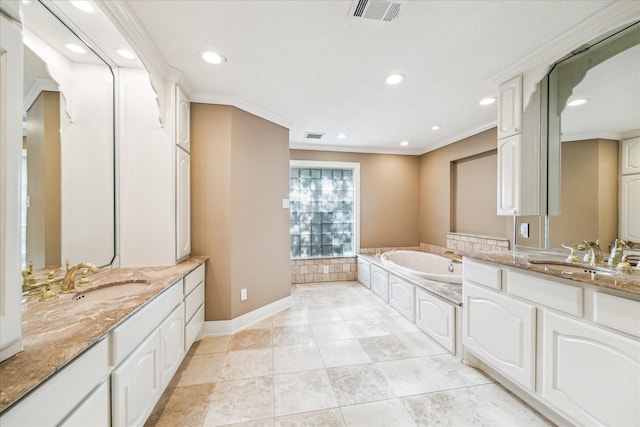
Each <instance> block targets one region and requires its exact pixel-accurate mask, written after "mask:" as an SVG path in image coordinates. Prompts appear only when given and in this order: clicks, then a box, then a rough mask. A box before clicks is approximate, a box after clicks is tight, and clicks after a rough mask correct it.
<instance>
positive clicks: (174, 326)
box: [160, 304, 185, 390]
mask: <svg viewBox="0 0 640 427" xmlns="http://www.w3.org/2000/svg"><path fill="white" fill-rule="evenodd" d="M184 352H185V350H184V309H183V307H182V304H180V305H179V306H178V307H177V308H176V309H175V310H174V311H173V313H171V315H169V317H167V319H166V320H165V321H164V322H163V323H162V325H160V355H161V358H160V361H161V364H160V384H161V386H162V390H164V389H165V388H166V387H167V386H168V385H169V382H171V378H173V375H174V374H175V373H176V371H177V370H178V368H179V367H180V363H181V362H182V359H183V357H184Z"/></svg>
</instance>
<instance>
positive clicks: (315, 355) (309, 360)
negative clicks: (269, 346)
mask: <svg viewBox="0 0 640 427" xmlns="http://www.w3.org/2000/svg"><path fill="white" fill-rule="evenodd" d="M273 368H274V373H275V374H284V373H289V372H300V371H310V370H313V369H321V368H324V363H323V362H322V357H321V356H320V351H319V350H318V346H317V345H316V344H315V343H310V344H299V345H291V346H284V347H274V348H273Z"/></svg>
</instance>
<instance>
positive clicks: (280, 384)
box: [273, 369, 338, 417]
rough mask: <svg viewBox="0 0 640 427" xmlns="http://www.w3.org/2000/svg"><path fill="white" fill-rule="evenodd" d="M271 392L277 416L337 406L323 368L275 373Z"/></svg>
mask: <svg viewBox="0 0 640 427" xmlns="http://www.w3.org/2000/svg"><path fill="white" fill-rule="evenodd" d="M273 394H274V401H275V415H276V416H277V417H278V416H281V415H290V414H296V413H301V412H310V411H318V410H321V409H329V408H335V407H337V406H338V402H337V401H336V398H335V395H334V394H333V389H332V388H331V384H330V382H329V377H328V376H327V372H326V371H325V370H324V369H318V370H315V371H304V372H295V373H291V374H280V375H276V376H274V380H273Z"/></svg>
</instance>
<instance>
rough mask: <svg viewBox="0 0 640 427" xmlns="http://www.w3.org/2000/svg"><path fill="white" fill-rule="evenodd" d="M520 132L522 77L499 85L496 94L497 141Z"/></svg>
mask: <svg viewBox="0 0 640 427" xmlns="http://www.w3.org/2000/svg"><path fill="white" fill-rule="evenodd" d="M521 132H522V75H518V76H516V77H514V78H512V79H511V80H509V81H507V82H505V83H503V84H502V85H500V90H499V92H498V139H502V138H508V137H510V136H513V135H516V134H518V133H521Z"/></svg>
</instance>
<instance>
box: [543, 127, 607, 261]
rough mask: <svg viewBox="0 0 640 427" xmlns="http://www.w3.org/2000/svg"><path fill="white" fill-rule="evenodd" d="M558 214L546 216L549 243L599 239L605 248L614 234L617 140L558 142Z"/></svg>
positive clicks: (552, 245)
mask: <svg viewBox="0 0 640 427" xmlns="http://www.w3.org/2000/svg"><path fill="white" fill-rule="evenodd" d="M561 179H562V181H561V186H562V187H561V204H560V211H561V215H559V216H551V217H549V227H550V229H549V246H550V247H552V248H558V247H560V244H561V243H564V244H567V245H568V244H572V243H579V242H581V241H583V240H596V239H600V246H601V247H602V248H603V249H605V250H606V248H607V247H608V245H610V244H612V243H613V241H614V240H615V239H616V235H617V234H618V141H611V140H604V139H592V140H586V141H572V142H563V143H562V176H561Z"/></svg>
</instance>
